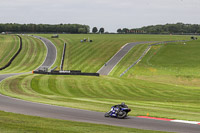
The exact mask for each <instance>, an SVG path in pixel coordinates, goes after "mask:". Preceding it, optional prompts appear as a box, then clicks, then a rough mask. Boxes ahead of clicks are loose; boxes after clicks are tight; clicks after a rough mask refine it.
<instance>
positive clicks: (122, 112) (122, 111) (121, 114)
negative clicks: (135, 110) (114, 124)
mask: <svg viewBox="0 0 200 133" xmlns="http://www.w3.org/2000/svg"><path fill="white" fill-rule="evenodd" d="M130 111H131V109H129V108H119V107H114V106H113V107H111V110H110V111H109V112H106V113H105V115H104V116H105V117H115V118H119V119H123V118H126V117H127V115H128V112H130Z"/></svg>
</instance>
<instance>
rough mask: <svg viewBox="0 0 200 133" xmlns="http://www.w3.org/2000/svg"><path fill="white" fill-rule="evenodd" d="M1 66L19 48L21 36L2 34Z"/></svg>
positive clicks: (0, 43)
mask: <svg viewBox="0 0 200 133" xmlns="http://www.w3.org/2000/svg"><path fill="white" fill-rule="evenodd" d="M0 48H1V49H0V55H1V56H0V68H1V67H3V66H5V65H6V64H7V63H8V62H9V60H10V59H11V58H12V57H13V56H14V54H15V53H16V52H17V50H18V49H19V38H18V37H17V36H14V35H9V36H6V35H0Z"/></svg>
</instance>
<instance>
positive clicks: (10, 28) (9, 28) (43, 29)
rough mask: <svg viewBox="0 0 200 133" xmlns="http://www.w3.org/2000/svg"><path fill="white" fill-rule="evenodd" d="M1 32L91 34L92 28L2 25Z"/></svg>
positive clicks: (66, 25)
mask: <svg viewBox="0 0 200 133" xmlns="http://www.w3.org/2000/svg"><path fill="white" fill-rule="evenodd" d="M0 32H19V33H24V32H31V33H52V32H53V33H89V32H90V27H89V26H88V25H81V24H55V25H50V24H16V23H7V24H0Z"/></svg>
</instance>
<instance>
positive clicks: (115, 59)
mask: <svg viewBox="0 0 200 133" xmlns="http://www.w3.org/2000/svg"><path fill="white" fill-rule="evenodd" d="M144 43H151V42H134V43H127V44H126V45H124V46H123V47H122V48H121V49H120V50H119V51H118V52H117V53H116V54H115V55H114V56H113V57H112V58H111V59H110V60H109V61H108V62H106V63H105V65H104V66H102V67H101V69H100V70H98V71H97V73H99V74H100V75H108V74H109V73H110V72H111V71H112V69H113V68H114V67H115V66H116V65H117V64H118V63H119V62H120V60H121V59H122V58H123V57H124V56H125V55H126V54H127V53H128V52H129V51H130V50H131V49H132V48H133V47H134V46H135V45H138V44H144Z"/></svg>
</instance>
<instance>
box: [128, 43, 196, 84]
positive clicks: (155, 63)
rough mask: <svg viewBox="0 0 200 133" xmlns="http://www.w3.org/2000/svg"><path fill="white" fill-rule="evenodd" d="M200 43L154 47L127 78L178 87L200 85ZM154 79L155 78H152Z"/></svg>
mask: <svg viewBox="0 0 200 133" xmlns="http://www.w3.org/2000/svg"><path fill="white" fill-rule="evenodd" d="M199 44H200V41H191V42H187V43H186V45H184V44H183V43H170V44H167V45H158V46H153V47H152V48H151V50H150V51H149V52H148V54H147V55H146V56H145V57H144V58H143V60H142V61H141V62H140V63H139V64H138V65H136V66H135V67H134V68H133V69H131V70H130V71H129V72H128V73H127V74H126V75H124V76H125V77H129V78H131V77H134V78H139V79H145V80H150V81H154V82H156V81H159V82H162V83H170V84H177V85H187V86H196V87H198V86H199V85H200V84H199V83H198V82H199V77H200V72H199V67H200V63H199V62H200V53H199V48H200V45H199ZM152 77H153V78H152Z"/></svg>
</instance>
